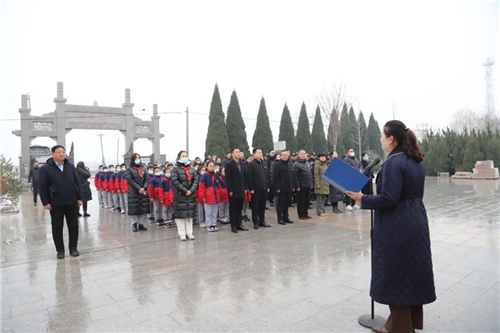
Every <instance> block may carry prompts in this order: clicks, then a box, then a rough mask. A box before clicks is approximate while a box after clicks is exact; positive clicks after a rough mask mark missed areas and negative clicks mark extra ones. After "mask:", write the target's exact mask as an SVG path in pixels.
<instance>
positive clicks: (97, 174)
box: [94, 171, 101, 190]
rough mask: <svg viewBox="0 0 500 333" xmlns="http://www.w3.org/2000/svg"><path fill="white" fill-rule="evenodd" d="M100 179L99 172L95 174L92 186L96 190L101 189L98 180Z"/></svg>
mask: <svg viewBox="0 0 500 333" xmlns="http://www.w3.org/2000/svg"><path fill="white" fill-rule="evenodd" d="M100 177H101V172H100V171H99V172H97V173H96V174H95V176H94V186H95V188H96V189H97V190H100V189H101V180H100V179H99V178H100Z"/></svg>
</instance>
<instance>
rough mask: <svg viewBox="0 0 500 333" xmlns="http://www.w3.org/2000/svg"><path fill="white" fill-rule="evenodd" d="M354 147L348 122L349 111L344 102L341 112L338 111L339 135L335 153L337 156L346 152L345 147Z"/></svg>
mask: <svg viewBox="0 0 500 333" xmlns="http://www.w3.org/2000/svg"><path fill="white" fill-rule="evenodd" d="M349 147H351V148H354V147H353V144H352V128H351V125H350V124H349V112H348V111H347V105H346V104H345V103H344V106H343V107H342V112H341V113H340V135H339V138H338V142H337V153H338V154H339V156H341V155H343V154H345V153H346V149H347V148H349Z"/></svg>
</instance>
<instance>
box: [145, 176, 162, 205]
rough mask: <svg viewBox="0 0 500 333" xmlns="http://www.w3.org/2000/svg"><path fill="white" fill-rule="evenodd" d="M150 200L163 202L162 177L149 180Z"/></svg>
mask: <svg viewBox="0 0 500 333" xmlns="http://www.w3.org/2000/svg"><path fill="white" fill-rule="evenodd" d="M148 195H149V199H154V200H155V201H156V200H160V201H162V200H163V187H161V177H158V176H154V177H152V178H150V179H149V184H148Z"/></svg>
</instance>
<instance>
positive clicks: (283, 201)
mask: <svg viewBox="0 0 500 333" xmlns="http://www.w3.org/2000/svg"><path fill="white" fill-rule="evenodd" d="M280 155H281V160H280V161H279V162H277V163H276V165H275V166H274V170H273V188H274V190H275V192H276V194H277V195H278V208H277V209H276V212H277V214H278V223H279V224H281V225H286V224H287V223H293V221H292V220H290V219H289V217H288V207H289V206H290V200H291V195H292V192H293V190H294V188H293V172H292V165H291V164H290V163H289V161H288V159H289V157H290V152H289V151H288V150H283V151H282V152H281V154H280Z"/></svg>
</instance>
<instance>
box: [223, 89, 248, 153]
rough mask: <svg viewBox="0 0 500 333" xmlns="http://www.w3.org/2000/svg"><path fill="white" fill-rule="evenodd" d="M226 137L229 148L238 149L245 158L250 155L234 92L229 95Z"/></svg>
mask: <svg viewBox="0 0 500 333" xmlns="http://www.w3.org/2000/svg"><path fill="white" fill-rule="evenodd" d="M226 127H227V137H228V139H229V147H230V148H231V147H238V148H240V150H241V151H242V152H244V153H245V156H248V155H249V154H250V149H249V147H248V140H247V132H246V131H245V122H244V121H243V117H242V116H241V109H240V103H239V102H238V96H237V95H236V91H233V93H232V94H231V101H230V102H229V107H228V108H227V118H226Z"/></svg>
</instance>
